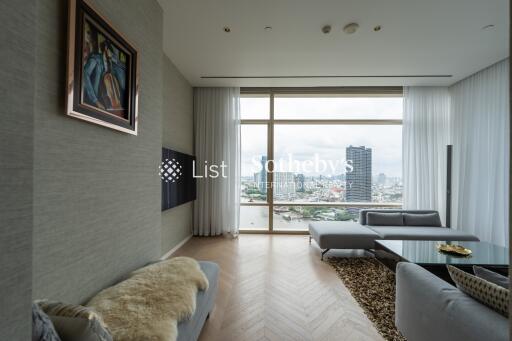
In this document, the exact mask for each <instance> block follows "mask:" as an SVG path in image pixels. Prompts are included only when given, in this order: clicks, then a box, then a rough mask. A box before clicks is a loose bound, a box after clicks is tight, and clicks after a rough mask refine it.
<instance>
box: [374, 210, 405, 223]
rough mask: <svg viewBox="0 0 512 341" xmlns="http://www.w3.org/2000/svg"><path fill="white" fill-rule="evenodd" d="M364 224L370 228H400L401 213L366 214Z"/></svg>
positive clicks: (402, 221)
mask: <svg viewBox="0 0 512 341" xmlns="http://www.w3.org/2000/svg"><path fill="white" fill-rule="evenodd" d="M366 222H367V225H370V226H402V225H404V218H403V215H402V213H387V212H386V213H385V212H368V214H367V215H366Z"/></svg>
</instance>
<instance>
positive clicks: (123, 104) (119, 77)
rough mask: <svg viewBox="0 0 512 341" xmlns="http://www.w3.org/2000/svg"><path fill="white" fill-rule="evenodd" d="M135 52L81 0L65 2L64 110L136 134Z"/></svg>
mask: <svg viewBox="0 0 512 341" xmlns="http://www.w3.org/2000/svg"><path fill="white" fill-rule="evenodd" d="M137 63H138V61H137V51H136V50H135V48H134V47H133V45H131V44H130V43H129V42H128V41H127V40H126V39H125V38H124V37H123V36H122V35H121V34H120V33H119V32H117V31H116V30H115V29H114V28H113V27H112V26H111V25H110V24H109V23H108V21H107V20H106V19H105V18H104V17H102V16H101V15H100V14H98V12H97V11H96V10H94V9H93V8H92V6H91V5H90V4H89V3H88V2H87V1H85V0H70V1H69V23H68V65H67V104H66V106H67V115H69V116H72V117H76V118H79V119H82V120H84V121H88V122H91V123H95V124H99V125H102V126H105V127H108V128H111V129H116V130H119V131H122V132H126V133H130V134H133V135H137V115H138V113H137V110H138V108H137V105H138V73H137V72H138V70H137V69H138V67H137Z"/></svg>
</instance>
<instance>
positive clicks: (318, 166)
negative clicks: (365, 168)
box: [251, 153, 354, 174]
mask: <svg viewBox="0 0 512 341" xmlns="http://www.w3.org/2000/svg"><path fill="white" fill-rule="evenodd" d="M251 163H252V166H253V171H254V172H255V173H258V172H261V171H263V170H265V171H266V172H267V173H270V172H271V171H270V166H269V165H270V164H271V163H272V164H273V171H274V172H291V173H299V174H304V173H311V172H314V173H317V174H322V173H325V172H328V173H330V174H342V173H345V174H346V173H351V172H352V171H353V170H354V166H353V162H352V160H344V159H340V160H324V159H322V158H321V157H320V156H319V155H318V154H316V153H315V154H313V158H312V159H306V160H300V161H299V160H298V159H296V158H295V157H294V155H293V154H292V153H289V154H287V157H286V158H280V159H277V160H267V159H266V158H265V159H261V158H259V157H258V156H254V157H253V158H252V159H251Z"/></svg>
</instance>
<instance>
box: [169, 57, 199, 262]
mask: <svg viewBox="0 0 512 341" xmlns="http://www.w3.org/2000/svg"><path fill="white" fill-rule="evenodd" d="M163 58H164V61H163V71H164V72H163V84H164V86H163V115H162V144H163V146H164V147H167V148H171V149H173V150H177V151H179V152H182V153H187V154H193V152H194V137H193V129H194V128H193V109H192V105H193V99H192V96H193V90H192V87H191V86H190V84H189V83H188V82H187V80H186V79H185V78H184V77H183V75H182V74H181V73H180V72H179V70H178V69H177V68H176V67H175V66H174V64H173V63H172V62H171V61H170V60H169V58H167V57H166V56H164V57H163ZM192 214H193V203H192V202H189V203H186V204H183V205H180V206H178V207H175V208H172V209H170V210H166V211H163V212H162V253H163V254H165V253H166V252H167V251H169V250H171V249H172V248H173V247H175V246H176V245H177V244H178V243H179V242H180V241H182V240H183V239H185V238H186V237H187V236H189V235H190V234H191V233H192Z"/></svg>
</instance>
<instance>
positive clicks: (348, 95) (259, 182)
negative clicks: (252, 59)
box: [240, 88, 402, 232]
mask: <svg viewBox="0 0 512 341" xmlns="http://www.w3.org/2000/svg"><path fill="white" fill-rule="evenodd" d="M241 117H242V129H241V134H242V169H241V175H242V179H241V182H242V186H241V207H240V229H241V230H242V231H253V232H254V231H262V232H280V231H281V232H290V231H298V232H300V231H305V230H307V228H308V224H309V223H310V222H311V221H328V220H331V221H335V220H355V219H357V216H358V212H359V210H360V209H361V208H364V207H400V206H401V202H402V92H401V89H397V88H382V89H363V90H361V89H351V90H346V89H345V90H329V91H327V90H325V91H319V90H314V91H313V90H307V89H306V90H290V89H281V90H277V89H272V90H265V91H259V90H249V89H247V90H243V91H242V98H241Z"/></svg>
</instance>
